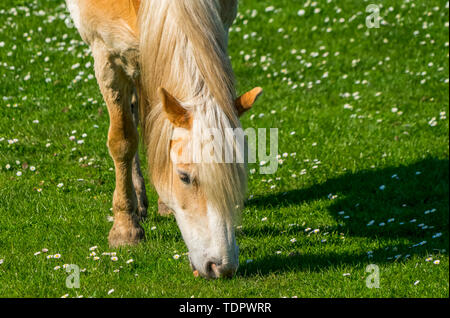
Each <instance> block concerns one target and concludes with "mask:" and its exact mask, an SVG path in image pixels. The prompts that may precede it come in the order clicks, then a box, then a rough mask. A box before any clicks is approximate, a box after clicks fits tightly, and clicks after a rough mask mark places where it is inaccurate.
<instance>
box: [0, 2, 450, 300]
mask: <svg viewBox="0 0 450 318" xmlns="http://www.w3.org/2000/svg"><path fill="white" fill-rule="evenodd" d="M369 4H377V5H379V7H380V16H381V17H382V21H381V23H380V25H379V28H369V27H368V26H367V25H366V17H367V16H369V15H370V14H371V13H368V12H366V7H367V6H368V5H369ZM448 28H449V3H448V1H438V0H429V1H425V0H416V1H412V0H398V1H394V0H385V1H375V0H374V1H354V0H342V1H337V0H323V1H309V0H302V1H299V0H279V1H268V0H242V1H241V3H240V9H239V15H238V18H237V19H236V22H235V24H234V25H233V27H232V29H231V32H230V44H229V54H230V56H231V60H232V63H233V67H234V71H235V74H236V78H237V82H238V91H239V92H245V91H247V90H249V89H251V88H252V87H255V86H261V87H263V88H264V95H263V96H262V97H261V98H260V100H259V101H258V102H257V104H256V105H255V106H254V108H253V109H252V110H251V112H249V113H248V114H246V115H245V116H244V117H243V118H242V123H243V126H244V127H254V128H271V127H274V128H278V130H279V167H278V170H277V172H276V173H275V174H273V175H262V174H260V173H259V168H260V164H259V163H257V164H251V165H249V193H248V202H247V204H246V207H245V209H244V211H243V216H242V222H241V225H240V226H238V228H237V240H238V244H239V246H240V251H241V254H240V267H239V270H238V272H237V275H236V276H235V277H234V278H232V279H221V280H204V279H201V278H195V277H194V276H193V275H192V272H191V270H190V268H189V261H188V257H187V256H186V252H187V248H186V246H185V244H184V242H183V240H182V238H181V235H180V232H179V230H178V227H177V224H176V222H175V220H174V218H173V217H161V216H159V215H157V195H156V193H155V192H154V191H153V189H152V188H151V187H150V185H149V183H148V178H147V176H146V180H147V192H148V196H149V201H150V207H149V217H148V219H147V220H146V222H145V223H144V224H143V227H144V229H145V231H146V237H147V240H146V242H143V243H142V244H140V245H139V246H136V247H130V248H120V249H111V248H109V247H108V241H107V235H108V232H109V230H110V228H111V226H112V223H111V216H112V212H111V199H112V193H113V190H114V171H113V161H112V159H111V158H110V156H109V154H108V149H107V147H106V137H107V130H108V126H109V118H108V114H107V111H106V106H105V104H104V102H103V100H102V97H101V94H100V91H99V89H98V86H97V83H96V79H95V76H94V71H93V67H92V64H93V59H92V57H91V55H90V51H89V48H88V47H87V45H85V44H84V43H83V42H82V40H81V38H80V36H79V35H78V33H77V31H76V29H75V28H73V25H72V22H71V19H70V17H69V16H68V11H67V9H66V7H65V4H64V1H62V0H32V1H28V0H27V1H25V0H3V1H1V2H0V297H58V298H59V297H85V298H87V297H187V298H189V297H195V298H199V297H245V298H248V297H276V298H278V297H289V298H290V297H299V298H301V297H312V298H315V297H324V298H331V297H333V298H334V297H355V298H360V297H381V298H384V297H449V256H448V255H449V202H448V195H449V186H448V185H449V135H448V134H449V119H448V116H449V29H448ZM140 151H141V158H143V157H144V152H145V151H144V149H143V148H142V147H141V149H140ZM142 161H143V165H144V168H145V166H146V164H145V160H142ZM67 264H76V265H78V266H79V268H80V269H81V273H80V275H81V276H80V288H73V289H70V288H67V287H66V278H67V277H68V275H69V273H67V272H66V270H65V267H66V266H67ZM370 264H375V265H376V266H377V268H378V270H379V278H380V279H379V286H378V287H379V288H368V287H367V284H366V280H367V279H368V278H370V277H369V276H370V275H371V274H372V272H371V271H370V272H368V271H366V267H367V266H368V265H370Z"/></svg>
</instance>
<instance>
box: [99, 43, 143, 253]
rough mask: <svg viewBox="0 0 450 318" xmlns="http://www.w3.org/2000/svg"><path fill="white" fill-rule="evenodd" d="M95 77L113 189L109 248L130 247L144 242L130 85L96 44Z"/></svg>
mask: <svg viewBox="0 0 450 318" xmlns="http://www.w3.org/2000/svg"><path fill="white" fill-rule="evenodd" d="M92 52H93V55H94V60H95V74H96V77H97V81H98V84H99V86H100V90H101V92H102V95H103V98H104V100H105V102H106V104H107V107H108V113H109V117H110V127H109V131H108V142H107V145H108V148H109V153H110V155H111V157H112V159H113V161H114V166H115V175H116V187H115V190H114V195H113V212H114V224H113V227H112V229H111V231H110V232H109V236H108V240H109V244H110V246H111V247H117V246H123V245H134V244H137V243H139V242H140V241H141V240H142V239H144V230H143V228H142V227H141V226H140V224H139V217H138V215H137V213H136V209H137V197H136V191H135V189H134V184H133V161H134V158H135V155H136V153H137V150H138V133H137V129H136V126H135V123H134V120H133V114H132V110H131V97H132V94H133V82H132V80H131V79H130V78H129V77H128V76H127V75H126V73H125V72H124V71H123V69H122V67H121V65H120V63H118V62H117V57H115V56H111V53H110V52H109V51H108V50H107V49H106V47H104V45H103V44H102V43H101V42H99V43H95V44H94V45H93V46H92Z"/></svg>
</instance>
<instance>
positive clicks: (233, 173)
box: [66, 0, 262, 278]
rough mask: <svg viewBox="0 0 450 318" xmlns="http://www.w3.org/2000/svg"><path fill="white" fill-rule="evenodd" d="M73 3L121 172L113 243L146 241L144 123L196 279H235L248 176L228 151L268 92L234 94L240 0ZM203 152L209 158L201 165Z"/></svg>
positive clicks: (162, 192) (164, 203) (155, 177)
mask: <svg viewBox="0 0 450 318" xmlns="http://www.w3.org/2000/svg"><path fill="white" fill-rule="evenodd" d="M66 2H67V6H68V8H69V11H70V12H71V16H72V18H73V20H74V23H75V26H76V27H77V29H78V31H79V33H80V35H81V37H82V38H83V40H84V41H85V42H86V43H87V44H88V45H89V46H90V48H91V50H92V54H93V57H94V60H95V63H94V68H95V75H96V78H97V81H98V85H99V87H100V90H101V93H102V95H103V98H104V100H105V102H106V105H107V107H108V113H109V117H110V127H109V132H108V142H107V146H108V148H109V152H110V155H111V157H112V159H113V160H114V165H115V176H116V188H115V191H114V195H113V202H112V203H113V212H114V224H113V226H112V229H111V231H110V233H109V237H108V239H109V244H110V246H112V247H117V246H123V245H133V244H137V243H138V242H139V241H141V240H142V239H144V230H143V228H142V227H141V225H140V223H139V222H140V221H141V220H142V219H143V218H145V216H146V214H147V207H148V201H147V197H146V192H145V185H144V179H143V177H142V173H141V171H140V163H139V157H138V132H137V127H138V124H139V125H140V127H141V132H142V137H143V139H144V142H145V146H146V149H147V159H148V166H149V176H150V179H151V181H152V184H153V186H154V188H155V190H156V192H157V193H158V195H159V199H158V205H159V212H160V213H161V214H164V213H168V212H169V213H170V212H171V213H173V214H174V216H175V218H176V221H177V223H178V226H179V228H180V231H181V234H182V236H183V239H184V241H185V243H186V245H187V247H188V250H189V260H190V263H191V267H192V269H193V271H194V274H199V275H201V276H203V277H206V278H218V277H231V276H232V275H233V274H234V273H235V272H236V270H237V267H238V264H239V261H238V254H239V251H238V247H237V245H236V238H235V224H236V220H238V219H239V214H240V211H241V210H242V207H243V203H244V198H245V194H246V186H247V175H246V165H245V162H241V161H238V160H233V161H232V162H228V161H227V162H224V161H223V152H222V151H221V150H224V151H228V152H231V153H234V154H236V158H237V157H239V156H242V155H243V154H242V152H243V150H242V148H241V147H240V143H239V142H236V139H235V138H233V137H232V136H231V137H230V134H227V131H229V130H230V129H240V128H241V124H240V121H239V116H240V115H242V114H243V113H244V112H245V111H247V110H248V109H250V108H251V107H252V105H253V103H254V102H255V100H256V99H257V97H258V96H259V95H260V94H261V92H262V90H261V89H260V88H255V89H253V90H252V91H250V92H248V93H245V94H244V95H242V96H241V97H239V98H236V92H235V81H234V75H233V70H232V67H231V62H230V59H229V56H228V52H227V46H228V29H229V27H230V26H231V24H232V23H233V21H234V19H235V17H236V14H237V5H238V3H237V2H238V1H237V0H142V1H141V0H66ZM211 130H213V131H214V135H211V134H210V133H208V132H209V131H211ZM205 149H207V150H205ZM244 151H245V150H244ZM202 153H207V154H208V155H209V156H210V157H211V158H209V159H212V160H199V158H200V159H201V158H202V156H199V154H202Z"/></svg>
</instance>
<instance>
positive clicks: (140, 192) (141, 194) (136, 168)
mask: <svg viewBox="0 0 450 318" xmlns="http://www.w3.org/2000/svg"><path fill="white" fill-rule="evenodd" d="M138 103H139V100H138V94H137V92H136V91H135V92H134V93H133V96H132V99H131V112H132V113H133V120H134V125H135V126H136V128H137V127H138V125H139V105H138ZM132 176H133V185H134V189H135V191H136V197H137V204H138V207H137V213H138V217H139V219H140V220H141V221H143V220H144V219H145V218H146V217H147V209H148V198H147V193H146V190H145V180H144V177H143V176H142V172H141V162H140V160H139V152H138V151H137V152H136V155H135V156H134V160H133V168H132Z"/></svg>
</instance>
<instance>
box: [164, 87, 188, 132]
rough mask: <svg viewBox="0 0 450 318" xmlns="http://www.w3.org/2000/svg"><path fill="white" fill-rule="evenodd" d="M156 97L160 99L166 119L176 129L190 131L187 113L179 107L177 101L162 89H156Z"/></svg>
mask: <svg viewBox="0 0 450 318" xmlns="http://www.w3.org/2000/svg"><path fill="white" fill-rule="evenodd" d="M158 95H159V97H160V98H161V102H162V105H163V110H164V112H165V113H166V116H167V119H169V120H170V122H171V123H172V124H174V125H175V126H176V127H179V128H184V129H191V127H192V118H191V115H190V113H189V111H188V110H187V109H185V108H184V107H183V106H181V105H180V103H179V102H178V100H177V99H176V98H175V97H173V96H172V95H171V94H170V93H169V92H168V91H166V90H165V89H164V88H162V87H159V88H158Z"/></svg>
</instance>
